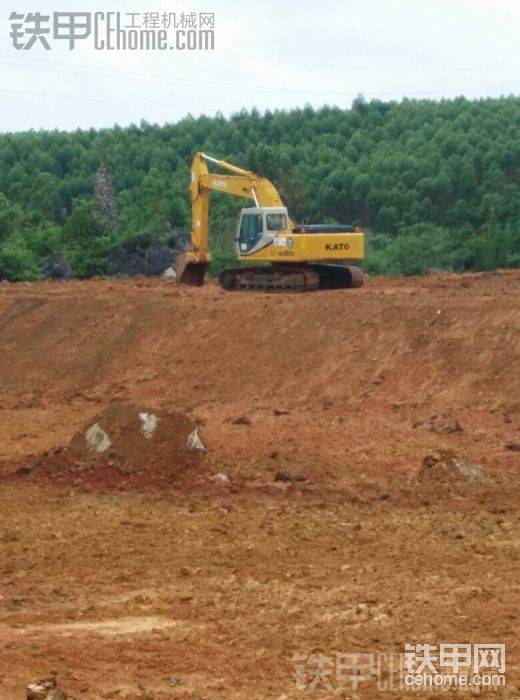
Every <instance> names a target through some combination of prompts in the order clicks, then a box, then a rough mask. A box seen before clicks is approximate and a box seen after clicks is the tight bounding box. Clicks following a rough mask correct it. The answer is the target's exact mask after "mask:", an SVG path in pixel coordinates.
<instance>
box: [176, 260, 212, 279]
mask: <svg viewBox="0 0 520 700" xmlns="http://www.w3.org/2000/svg"><path fill="white" fill-rule="evenodd" d="M208 267H209V262H190V261H189V259H188V254H187V253H179V256H178V257H177V262H176V264H175V273H176V275H177V284H189V285H192V286H194V287H202V285H203V284H204V275H205V274H206V270H207V269H208Z"/></svg>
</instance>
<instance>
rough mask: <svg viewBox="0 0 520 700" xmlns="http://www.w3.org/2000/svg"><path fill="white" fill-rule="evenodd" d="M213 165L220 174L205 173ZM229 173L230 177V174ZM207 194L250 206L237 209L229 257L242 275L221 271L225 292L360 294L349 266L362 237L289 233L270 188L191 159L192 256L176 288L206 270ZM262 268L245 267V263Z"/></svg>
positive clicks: (311, 230) (293, 229) (321, 230)
mask: <svg viewBox="0 0 520 700" xmlns="http://www.w3.org/2000/svg"><path fill="white" fill-rule="evenodd" d="M208 162H209V163H213V164H214V165H216V166H217V167H218V168H220V169H222V170H227V171H228V172H227V173H225V174H221V173H210V172H209V170H208V166H207V163H208ZM228 173H231V174H228ZM210 191H216V192H221V193H223V194H230V195H233V196H236V197H242V198H247V199H251V200H253V202H254V206H253V207H250V208H246V209H242V211H241V213H240V217H239V221H238V227H237V231H236V236H235V251H236V253H237V257H238V260H239V261H240V262H247V263H249V266H248V267H239V268H233V269H229V270H224V272H222V274H221V275H220V286H221V287H222V288H223V289H226V290H239V289H246V290H249V289H263V290H267V291H283V290H286V291H312V290H314V289H318V288H347V287H359V286H361V284H362V283H363V273H362V271H361V270H359V268H357V267H354V266H352V265H350V264H349V263H352V262H357V261H359V260H362V259H363V257H364V234H363V232H362V231H360V230H359V229H357V228H354V227H352V226H337V225H334V224H328V225H316V224H315V225H302V226H295V225H294V223H293V222H292V220H291V219H290V218H289V214H288V212H287V209H286V207H285V206H284V204H283V202H282V199H281V197H280V194H279V193H278V190H277V189H276V187H275V186H274V185H273V183H272V182H270V181H269V180H267V179H266V178H264V177H260V176H259V175H255V173H252V172H250V171H249V170H244V169H242V168H238V167H237V166H235V165H231V164H230V163H226V162H225V161H222V160H217V159H215V158H212V157H210V156H207V155H205V154H204V153H196V154H195V156H194V158H193V162H192V166H191V182H190V198H191V207H192V228H191V241H190V249H189V250H187V251H186V252H185V253H182V254H181V255H179V257H178V259H177V264H176V273H177V281H178V282H179V283H180V284H189V285H195V286H201V285H203V284H204V277H205V274H206V271H207V269H208V267H209V265H210V263H211V256H210V254H209V251H208V234H209V194H210ZM252 262H254V263H260V264H259V265H257V266H256V267H251V266H250V265H251V263H252Z"/></svg>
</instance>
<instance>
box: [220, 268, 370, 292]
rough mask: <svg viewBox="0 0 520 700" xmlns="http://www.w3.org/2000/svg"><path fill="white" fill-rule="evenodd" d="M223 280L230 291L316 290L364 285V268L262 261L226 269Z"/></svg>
mask: <svg viewBox="0 0 520 700" xmlns="http://www.w3.org/2000/svg"><path fill="white" fill-rule="evenodd" d="M219 284H220V286H221V287H222V289H225V290H227V291H239V290H244V291H248V290H263V291H267V292H286V291H287V292H289V291H290V292H312V291H314V290H316V289H350V288H352V287H361V285H362V284H363V272H362V270H360V269H359V268H358V267H352V266H342V265H326V264H323V265H305V266H303V265H300V266H299V265H294V266H292V265H277V264H271V265H265V266H264V265H262V266H258V267H238V268H233V269H229V270H224V271H223V272H222V273H221V274H220V277H219Z"/></svg>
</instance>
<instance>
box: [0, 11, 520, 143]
mask: <svg viewBox="0 0 520 700" xmlns="http://www.w3.org/2000/svg"><path fill="white" fill-rule="evenodd" d="M47 3H48V0H46V2H45V4H43V3H40V2H37V1H36V2H35V1H34V0H31V2H30V3H29V4H28V5H27V6H23V5H20V3H19V2H17V3H16V4H15V3H13V4H12V5H9V4H7V3H6V2H4V3H2V9H1V10H0V27H1V32H0V64H1V67H2V70H1V79H0V104H1V107H0V131H19V130H25V129H40V128H44V129H54V128H59V129H67V130H70V129H75V128H77V127H81V128H88V127H96V128H99V127H110V126H113V125H114V124H115V123H117V124H120V125H122V126H125V125H128V124H131V123H132V122H133V123H139V122H140V120H141V119H146V120H147V121H149V122H152V123H159V124H161V123H164V122H170V121H177V120H179V119H181V118H182V117H183V116H185V115H186V114H187V113H191V114H193V115H195V116H197V115H200V114H208V115H214V114H215V113H216V112H217V111H220V112H223V113H224V114H225V115H226V116H227V115H229V114H232V113H233V112H236V111H238V110H240V109H241V108H243V107H245V108H246V109H250V108H252V107H257V108H258V109H259V110H261V111H262V110H264V109H266V108H269V109H276V108H290V107H295V106H302V105H304V104H305V103H307V102H308V103H310V104H312V105H313V106H315V107H319V106H320V105H323V104H335V105H339V106H341V107H347V106H349V105H350V103H351V101H352V99H353V98H354V97H356V95H357V94H359V93H362V94H364V95H365V97H366V98H367V99H370V98H372V97H378V98H381V99H385V100H390V99H401V98H402V97H403V96H408V97H422V98H435V99H438V98H441V97H455V96H457V95H465V96H466V97H469V98H472V97H486V96H493V97H497V96H500V95H504V94H511V93H514V94H518V93H519V92H520V89H519V76H520V40H519V39H520V37H519V30H520V0H337V1H336V0H322V1H321V2H312V3H311V2H304V0H262V2H258V3H254V2H245V1H244V0H233V1H231V0H182V1H181V2H176V1H175V0H172V1H171V2H166V1H165V0H161V2H159V3H157V2H153V0H128V1H127V2H122V3H121V2H117V1H116V0H112V2H110V3H107V4H105V3H103V2H100V0H91V1H90V2H85V1H84V0H77V1H76V2H75V3H74V4H73V6H71V5H70V4H69V3H67V4H66V3H65V1H64V0H57V1H56V3H55V4H53V5H49V4H47ZM71 8H72V9H73V10H75V11H82V12H92V13H94V12H108V11H116V12H117V11H119V12H121V13H122V20H123V23H124V24H126V23H128V17H127V16H126V13H131V12H134V13H141V15H142V14H143V13H146V12H160V13H163V12H168V13H173V12H175V13H177V17H178V18H180V13H181V12H183V11H184V12H189V11H195V12H197V13H198V12H213V13H214V16H215V50H214V51H206V52H204V51H189V52H188V51H178V50H167V51H159V50H156V51H106V50H105V51H99V50H95V49H94V47H93V41H92V39H91V38H89V39H84V40H81V41H78V42H77V46H76V48H75V49H74V50H73V51H70V50H69V49H68V47H67V42H65V41H58V40H54V39H53V38H52V36H51V37H50V38H49V43H50V45H51V47H52V48H51V50H48V51H47V50H45V49H44V48H43V46H41V45H40V43H39V42H38V44H37V45H35V46H33V47H32V48H31V49H30V50H18V51H17V50H15V48H14V47H13V45H12V39H11V37H10V36H9V33H10V30H11V22H10V18H9V15H10V12H11V10H16V11H17V12H30V11H35V12H42V13H47V14H49V13H52V12H53V11H70V10H71ZM142 21H143V18H142V16H141V17H136V18H135V20H134V22H137V23H142ZM171 31H172V30H171V29H170V32H171ZM171 37H172V35H171V34H170V35H169V37H168V38H169V39H170V38H171ZM26 40H27V37H25V38H24V39H22V43H23V41H26Z"/></svg>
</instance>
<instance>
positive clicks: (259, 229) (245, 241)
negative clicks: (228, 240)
mask: <svg viewBox="0 0 520 700" xmlns="http://www.w3.org/2000/svg"><path fill="white" fill-rule="evenodd" d="M262 236H263V224H262V214H261V213H259V214H253V213H251V214H246V213H244V214H242V216H241V217H240V223H239V229H238V237H237V243H238V251H239V253H240V255H247V253H249V252H250V251H251V250H252V249H253V248H254V247H255V246H256V245H257V244H258V243H259V242H260V240H261V238H262Z"/></svg>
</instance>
